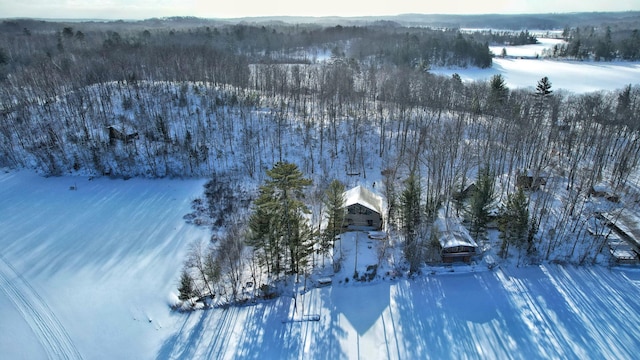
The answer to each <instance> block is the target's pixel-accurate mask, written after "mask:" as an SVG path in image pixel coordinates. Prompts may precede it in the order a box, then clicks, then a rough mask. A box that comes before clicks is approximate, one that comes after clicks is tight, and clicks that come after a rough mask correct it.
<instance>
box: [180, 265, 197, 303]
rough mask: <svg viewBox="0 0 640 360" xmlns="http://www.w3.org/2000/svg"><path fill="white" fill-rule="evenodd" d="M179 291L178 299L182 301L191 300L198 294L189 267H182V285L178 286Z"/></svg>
mask: <svg viewBox="0 0 640 360" xmlns="http://www.w3.org/2000/svg"><path fill="white" fill-rule="evenodd" d="M178 292H179V295H178V299H180V300H182V301H187V300H190V299H191V298H193V297H194V296H195V295H196V290H195V284H194V282H193V277H191V274H189V271H187V269H182V273H181V274H180V286H178ZM192 305H193V304H192Z"/></svg>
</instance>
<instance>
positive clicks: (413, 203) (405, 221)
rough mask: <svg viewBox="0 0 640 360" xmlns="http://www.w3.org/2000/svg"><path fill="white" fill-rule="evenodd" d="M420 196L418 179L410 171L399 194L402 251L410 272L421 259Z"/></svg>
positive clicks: (416, 266) (418, 264) (416, 267)
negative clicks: (403, 241) (419, 233)
mask: <svg viewBox="0 0 640 360" xmlns="http://www.w3.org/2000/svg"><path fill="white" fill-rule="evenodd" d="M421 196H422V191H421V189H420V181H419V180H418V178H417V177H416V175H415V174H414V173H411V175H409V177H408V178H407V180H406V182H405V189H404V191H403V192H402V194H401V195H400V208H401V214H402V229H403V232H404V236H405V247H404V252H405V257H406V259H407V261H408V262H409V267H410V269H409V271H410V272H411V273H414V272H416V271H418V269H419V268H420V263H421V259H422V252H421V246H420V242H419V239H418V230H419V228H420V224H421V223H422V211H421V207H420V198H421Z"/></svg>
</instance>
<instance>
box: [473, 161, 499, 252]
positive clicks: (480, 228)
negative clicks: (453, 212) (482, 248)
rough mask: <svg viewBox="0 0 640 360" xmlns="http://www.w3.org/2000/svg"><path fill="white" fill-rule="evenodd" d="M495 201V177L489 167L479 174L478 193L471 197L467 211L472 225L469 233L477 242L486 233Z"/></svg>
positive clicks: (481, 170)
mask: <svg viewBox="0 0 640 360" xmlns="http://www.w3.org/2000/svg"><path fill="white" fill-rule="evenodd" d="M494 201H495V189H494V175H493V173H492V172H491V169H490V168H489V166H488V165H487V166H485V167H484V168H482V169H480V171H479V172H478V179H477V181H476V191H475V192H474V193H473V195H472V196H471V200H470V201H469V209H468V210H467V216H468V217H469V220H470V223H471V224H470V229H469V232H470V233H471V236H473V238H474V239H475V240H478V239H479V238H480V237H481V236H484V234H485V233H486V230H487V223H488V222H489V219H490V212H491V210H492V208H493V205H494V204H493V203H494Z"/></svg>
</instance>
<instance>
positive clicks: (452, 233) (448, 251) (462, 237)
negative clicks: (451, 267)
mask: <svg viewBox="0 0 640 360" xmlns="http://www.w3.org/2000/svg"><path fill="white" fill-rule="evenodd" d="M435 226H436V229H437V230H438V241H439V242H440V247H441V252H440V254H441V255H442V261H443V262H445V263H452V262H457V261H463V262H469V261H471V258H472V257H473V256H475V255H476V254H477V249H478V244H476V242H475V241H474V240H473V238H472V237H471V235H469V232H468V231H467V229H466V228H465V227H464V226H462V224H460V223H459V222H458V221H457V220H455V219H452V218H447V217H443V216H440V217H438V219H437V220H436V223H435Z"/></svg>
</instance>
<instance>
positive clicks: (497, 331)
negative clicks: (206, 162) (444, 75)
mask: <svg viewBox="0 0 640 360" xmlns="http://www.w3.org/2000/svg"><path fill="white" fill-rule="evenodd" d="M203 183H204V181H202V180H186V181H185V180H168V179H164V180H143V179H132V180H128V181H123V180H110V179H106V178H99V179H94V180H93V181H89V180H88V179H87V178H80V177H56V178H42V177H38V176H36V175H33V174H31V173H29V172H9V173H0V249H1V250H0V255H2V258H1V259H2V262H3V263H2V264H0V265H1V266H0V275H1V276H0V282H1V283H2V284H1V285H2V286H1V291H0V319H2V320H1V321H0V331H2V334H3V336H2V337H0V358H11V359H13V358H44V357H46V356H50V357H52V358H65V357H66V358H78V357H80V356H81V357H82V358H85V359H155V358H157V359H174V358H183V359H195V358H206V359H214V358H215V359H232V358H265V359H283V358H287V359H288V358H304V359H315V358H318V359H327V358H330V359H337V358H366V359H387V358H388V359H424V358H515V359H525V358H526V359H535V358H634V357H635V356H636V355H637V354H638V353H639V352H640V342H639V341H638V340H637V329H638V328H639V327H640V272H639V271H638V270H635V269H632V268H629V269H625V268H613V269H608V268H604V267H598V266H594V267H582V268H577V267H572V266H560V265H546V264H545V265H540V266H531V267H525V268H516V267H515V266H507V267H502V268H497V269H496V270H494V271H487V270H484V271H482V270H481V267H473V266H471V267H460V268H458V267H452V268H450V271H452V272H449V273H448V274H449V275H446V276H445V275H442V274H437V275H426V274H423V275H419V276H417V277H415V278H412V279H406V278H400V279H395V280H391V279H390V277H387V279H386V280H381V279H376V280H374V281H373V282H357V283H355V282H354V281H350V282H349V283H344V281H342V283H341V282H340V281H339V280H340V277H343V278H344V277H345V276H347V274H353V270H354V269H362V268H363V267H365V266H366V265H370V264H375V263H377V261H378V257H377V247H376V246H374V244H378V243H379V242H380V240H374V239H369V238H368V237H367V234H366V233H349V234H348V235H346V236H345V237H344V239H343V240H344V241H345V244H346V242H347V241H352V240H355V237H357V238H358V245H359V248H358V249H355V248H354V247H349V246H345V248H348V249H350V251H357V252H358V256H359V258H358V264H357V265H356V264H355V263H352V264H345V265H344V266H343V270H342V272H341V273H340V274H338V275H340V277H338V275H336V276H334V277H333V283H332V285H330V286H325V287H320V288H313V289H307V291H300V292H299V293H298V295H297V296H296V303H297V304H296V305H297V306H296V308H295V310H294V298H293V297H291V296H282V297H279V298H277V299H275V300H272V301H265V302H259V303H257V304H255V305H251V306H244V307H230V308H227V309H214V310H201V311H195V312H192V313H180V312H173V311H171V310H170V308H169V302H171V301H172V300H171V299H172V298H174V295H172V293H174V292H175V289H176V285H177V279H178V275H179V271H180V267H181V263H182V261H183V259H184V255H185V251H186V248H187V245H188V244H189V243H190V242H191V241H193V240H201V239H206V238H207V237H208V236H209V234H208V232H207V231H205V230H203V229H200V228H197V227H194V226H191V225H188V224H186V223H185V221H184V219H182V216H183V215H184V214H186V213H188V212H189V211H190V201H191V200H192V199H193V198H194V197H196V196H198V195H200V193H201V191H202V184H203ZM72 184H76V185H77V188H78V189H77V190H76V191H70V190H69V187H70V185H72ZM369 242H371V244H369ZM352 244H353V243H352ZM360 245H363V246H360ZM369 245H372V247H371V248H369ZM351 266H353V267H351ZM462 269H465V270H464V271H460V270H462ZM474 269H476V270H477V271H476V270H474ZM378 273H381V269H379V270H378ZM342 275H344V276H342ZM313 314H319V315H320V319H319V321H296V322H284V323H283V320H285V319H292V318H293V319H296V318H297V319H305V316H308V315H313ZM76 351H77V352H76ZM52 354H54V355H52Z"/></svg>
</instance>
